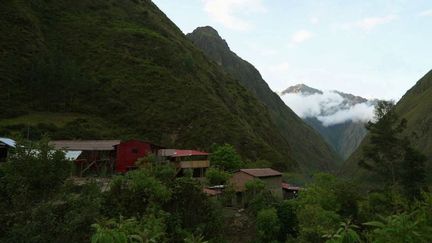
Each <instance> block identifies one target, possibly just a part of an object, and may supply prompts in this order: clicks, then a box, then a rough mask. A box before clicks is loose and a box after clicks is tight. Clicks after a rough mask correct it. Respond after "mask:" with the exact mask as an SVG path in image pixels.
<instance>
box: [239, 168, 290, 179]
mask: <svg viewBox="0 0 432 243" xmlns="http://www.w3.org/2000/svg"><path fill="white" fill-rule="evenodd" d="M240 171H241V172H244V173H246V174H249V175H251V176H254V177H270V176H281V175H282V173H280V172H279V171H277V170H273V169H271V168H259V169H240Z"/></svg>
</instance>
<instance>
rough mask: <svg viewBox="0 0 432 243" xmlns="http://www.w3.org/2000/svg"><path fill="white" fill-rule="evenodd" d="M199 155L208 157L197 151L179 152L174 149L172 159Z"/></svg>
mask: <svg viewBox="0 0 432 243" xmlns="http://www.w3.org/2000/svg"><path fill="white" fill-rule="evenodd" d="M200 155H209V153H206V152H201V151H197V150H179V149H176V150H175V152H174V153H173V155H171V156H172V157H187V156H200Z"/></svg>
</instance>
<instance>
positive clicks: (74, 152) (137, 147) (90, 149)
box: [51, 140, 161, 176]
mask: <svg viewBox="0 0 432 243" xmlns="http://www.w3.org/2000/svg"><path fill="white" fill-rule="evenodd" d="M51 145H52V146H53V147H54V148H55V149H59V150H64V151H65V152H66V157H67V158H68V159H70V160H72V161H74V162H75V164H76V166H77V168H78V175H79V176H83V175H84V174H85V173H89V172H90V173H95V174H100V173H101V171H104V169H103V168H105V170H106V171H109V172H110V173H112V172H127V171H128V170H131V169H134V168H135V162H136V161H137V160H138V159H139V158H142V157H145V156H147V155H148V154H150V153H154V154H157V150H158V149H160V148H161V147H160V146H157V145H154V144H151V143H148V142H142V141H139V140H127V141H121V140H60V141H52V142H51Z"/></svg>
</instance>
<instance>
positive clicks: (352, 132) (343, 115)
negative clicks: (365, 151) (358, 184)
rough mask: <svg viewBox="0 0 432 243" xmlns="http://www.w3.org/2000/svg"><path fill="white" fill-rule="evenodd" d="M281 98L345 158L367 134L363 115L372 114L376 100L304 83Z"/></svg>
mask: <svg viewBox="0 0 432 243" xmlns="http://www.w3.org/2000/svg"><path fill="white" fill-rule="evenodd" d="M281 97H282V99H284V100H285V101H286V104H287V105H288V106H291V108H293V109H294V110H295V111H296V112H297V114H298V115H300V116H301V117H303V120H304V121H305V122H306V123H307V124H309V125H310V126H311V127H313V128H314V129H315V130H316V131H318V132H319V133H320V134H321V135H322V136H323V137H324V139H325V140H326V142H327V143H328V144H329V145H330V146H331V147H332V148H333V149H334V150H335V151H336V152H337V153H338V154H339V156H341V157H342V158H343V159H346V158H348V157H349V156H350V155H351V153H352V152H354V151H355V150H356V148H357V147H358V146H359V145H360V143H361V141H362V140H363V138H364V137H365V135H366V133H367V130H366V128H365V127H364V124H365V117H363V116H365V115H367V113H370V115H371V114H372V111H373V105H374V104H375V102H376V101H375V100H371V101H369V100H367V99H365V98H362V97H360V96H355V95H352V94H347V93H343V92H340V91H326V92H324V91H321V90H318V89H315V88H311V87H309V86H307V85H305V84H298V85H294V86H291V87H289V88H287V89H286V90H284V91H282V92H281ZM363 113H366V114H363ZM357 116H359V117H357ZM366 118H367V116H366Z"/></svg>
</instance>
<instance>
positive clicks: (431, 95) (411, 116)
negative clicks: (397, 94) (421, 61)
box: [342, 70, 432, 182]
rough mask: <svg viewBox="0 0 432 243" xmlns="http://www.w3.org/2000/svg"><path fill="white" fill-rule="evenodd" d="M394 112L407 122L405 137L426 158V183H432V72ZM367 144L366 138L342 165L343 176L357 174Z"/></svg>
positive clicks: (417, 84)
mask: <svg viewBox="0 0 432 243" xmlns="http://www.w3.org/2000/svg"><path fill="white" fill-rule="evenodd" d="M396 112H397V114H398V115H399V117H401V118H405V119H406V120H407V129H406V130H405V135H407V136H408V137H410V139H411V142H412V144H413V145H414V147H415V148H417V149H419V150H420V151H421V152H422V153H424V154H425V155H426V156H427V158H428V161H427V162H426V173H427V176H428V181H429V182H432V70H431V71H429V72H428V73H427V74H426V75H425V76H423V77H422V78H421V79H420V80H419V81H418V82H417V83H416V84H415V85H414V86H413V87H412V88H411V89H410V90H408V91H407V92H406V93H405V95H404V96H403V97H402V98H401V99H400V100H399V102H398V103H397V104H396ZM367 143H368V137H366V138H365V139H364V141H363V142H362V144H361V145H360V146H359V148H358V149H357V150H356V151H355V153H353V155H352V156H351V157H350V158H349V159H348V160H347V161H346V162H345V163H344V166H343V167H344V168H343V170H342V172H343V173H344V174H347V175H352V174H356V173H358V171H359V168H358V165H357V163H358V161H359V160H360V159H361V156H362V149H363V146H365V145H366V144H367Z"/></svg>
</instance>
